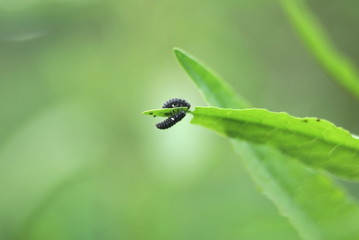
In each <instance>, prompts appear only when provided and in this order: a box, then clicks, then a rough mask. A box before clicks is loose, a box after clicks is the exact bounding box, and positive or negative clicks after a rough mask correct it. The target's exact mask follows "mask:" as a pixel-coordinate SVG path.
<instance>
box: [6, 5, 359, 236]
mask: <svg viewBox="0 0 359 240" xmlns="http://www.w3.org/2000/svg"><path fill="white" fill-rule="evenodd" d="M307 3H308V4H309V6H310V8H311V9H312V11H313V12H314V14H315V15H316V16H317V18H318V19H319V21H320V22H321V23H322V25H323V26H324V27H325V29H326V31H327V33H328V35H329V36H330V37H331V39H332V41H333V42H334V43H335V45H336V46H337V47H338V49H339V50H340V51H341V52H342V53H343V54H345V55H346V56H347V57H348V58H349V59H351V60H352V61H353V62H354V65H356V66H358V63H359V48H358V42H359V32H358V31H357V29H358V23H359V14H358V11H357V10H358V9H359V2H358V1H355V0H344V1H336V0H308V1H307ZM175 46H177V47H181V48H183V49H185V50H187V51H188V52H191V53H192V54H194V55H195V56H197V57H199V58H201V59H202V60H203V61H205V62H206V63H207V64H209V65H210V66H212V67H213V68H214V69H216V70H217V71H218V72H220V73H221V74H222V75H223V76H224V77H225V79H227V80H228V81H229V82H230V83H231V84H232V85H234V86H235V88H236V89H237V91H238V92H240V93H241V94H242V95H243V96H245V97H246V98H247V99H249V100H250V101H251V102H252V103H253V104H254V105H255V106H257V107H265V108H268V109H270V110H272V111H287V112H289V113H291V114H293V115H296V116H301V117H305V116H316V117H321V118H325V119H328V120H331V121H332V122H334V123H336V124H337V125H339V126H342V127H344V128H346V129H348V130H350V131H352V132H354V133H359V125H358V124H357V123H358V120H357V119H358V117H359V112H358V111H357V109H358V107H359V104H358V101H355V100H354V98H352V97H350V96H349V95H348V94H347V93H346V92H344V91H343V90H342V89H340V88H339V87H338V86H337V85H336V84H335V83H334V82H333V81H332V77H331V76H329V75H328V74H327V73H326V72H325V71H324V70H323V69H322V68H321V67H320V65H319V64H318V62H317V61H316V60H315V59H314V58H313V56H312V55H311V54H310V53H309V52H308V51H307V49H306V47H305V46H304V45H303V43H302V42H301V40H300V39H299V37H298V36H297V34H296V32H295V30H294V29H293V27H292V25H291V24H290V22H289V20H288V18H287V16H286V14H285V13H284V11H283V9H282V8H281V6H280V4H279V2H278V1H268V0H222V1H213V0H210V1H208V0H195V1H194V0H182V1H167V0H154V1H145V0H132V1H124V0H61V1H60V0H42V1H40V0H11V1H10V0H8V1H1V2H0V61H1V64H0V79H1V87H0V99H1V100H0V106H1V107H0V109H1V112H0V116H1V124H0V194H1V195H0V239H1V240H15V239H16V240H17V239H19V240H30V239H31V240H48V239H51V240H57V239H58V240H60V239H61V240H62V239H76V240H82V239H85V240H87V239H90V240H92V239H101V240H107V239H108V240H112V239H126V240H127V239H131V240H137V239H141V240H142V239H156V240H161V239H163V240H165V239H172V240H177V239H178V240H180V239H206V240H211V239H213V240H214V239H224V240H225V239H228V240H232V239H243V240H257V239H276V240H277V239H285V240H298V239H299V237H298V236H297V233H296V232H295V231H294V230H293V229H292V227H291V226H290V224H289V223H288V221H287V220H286V219H285V218H283V217H282V216H280V214H279V213H278V211H277V209H276V208H275V207H274V206H273V205H272V203H271V202H269V201H268V200H267V199H266V198H265V197H263V196H262V194H261V193H260V190H259V189H257V188H256V187H255V185H254V184H253V183H252V181H251V180H250V178H249V176H248V174H247V173H246V171H245V170H244V169H243V167H242V165H241V163H240V159H239V158H238V156H236V155H235V154H234V153H232V149H231V147H230V145H229V144H228V142H227V141H226V139H224V138H222V137H220V136H218V135H216V134H215V133H212V132H210V131H208V130H206V129H203V128H201V127H199V126H195V125H191V124H189V121H190V117H187V118H186V119H184V121H183V122H181V123H179V124H178V125H176V126H175V127H174V128H172V129H169V130H167V131H159V130H157V129H155V127H154V124H155V123H156V122H157V121H158V119H152V118H148V117H146V116H142V115H141V112H142V111H144V110H148V109H153V108H158V107H160V106H161V105H162V103H163V102H164V101H166V100H168V99H169V98H172V97H182V98H185V99H187V100H188V101H190V102H191V103H192V106H198V105H204V102H203V100H202V99H201V96H200V95H199V93H198V91H197V90H196V88H195V87H194V85H193V84H192V83H191V81H190V80H189V78H188V77H187V76H186V74H185V72H184V71H183V70H182V69H181V68H180V66H179V65H178V63H177V62H176V61H175V58H174V56H173V53H172V50H173V47H175ZM341 184H343V185H344V186H345V187H346V188H347V189H348V191H350V192H351V193H352V194H353V195H354V196H355V195H356V194H358V189H357V186H356V185H354V184H351V185H349V184H346V183H341Z"/></svg>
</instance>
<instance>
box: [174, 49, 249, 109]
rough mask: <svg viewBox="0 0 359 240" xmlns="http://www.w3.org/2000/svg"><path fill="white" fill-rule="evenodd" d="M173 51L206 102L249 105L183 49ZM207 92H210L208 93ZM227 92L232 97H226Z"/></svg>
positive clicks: (230, 105)
mask: <svg viewBox="0 0 359 240" xmlns="http://www.w3.org/2000/svg"><path fill="white" fill-rule="evenodd" d="M174 53H175V55H176V57H177V59H178V61H179V63H180V64H181V65H182V67H183V68H184V70H186V71H187V73H188V74H189V75H190V76H191V78H192V80H193V81H194V82H195V84H196V85H197V87H198V88H199V90H200V91H201V93H202V95H203V97H204V99H205V100H206V101H207V102H210V103H212V104H213V105H215V106H221V107H233V106H235V107H237V108H245V107H250V104H249V103H248V102H247V100H245V99H244V98H243V97H240V96H238V95H237V94H236V92H235V90H234V89H233V88H232V87H231V86H230V85H229V84H228V83H227V82H225V81H224V80H222V79H221V78H220V77H219V76H218V74H216V73H215V72H214V71H213V70H211V69H210V68H209V67H207V66H205V65H204V64H203V63H200V62H199V61H198V60H195V59H194V58H193V57H191V56H190V55H189V54H188V53H186V52H185V51H183V50H180V49H178V48H175V50H174ZM203 79H205V81H203ZM209 92H210V93H211V94H208V93H209ZM228 94H229V95H230V96H232V97H228Z"/></svg>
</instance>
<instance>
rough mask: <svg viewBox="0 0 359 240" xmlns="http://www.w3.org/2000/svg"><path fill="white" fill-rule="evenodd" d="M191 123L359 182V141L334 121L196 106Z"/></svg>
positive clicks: (261, 111) (264, 110) (255, 110)
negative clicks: (270, 149) (282, 153)
mask: <svg viewBox="0 0 359 240" xmlns="http://www.w3.org/2000/svg"><path fill="white" fill-rule="evenodd" d="M192 114H193V115H194V118H193V119H192V123H194V124H199V125H202V126H204V127H207V128H209V129H212V130H215V131H216V132H219V133H221V134H223V135H225V136H228V137H231V138H240V139H244V140H247V141H250V142H254V143H263V144H268V145H271V146H274V147H276V148H278V149H280V150H281V151H283V152H285V153H286V154H289V155H291V156H293V157H295V158H297V159H299V160H300V161H303V162H304V163H306V164H308V165H309V166H311V167H316V168H321V169H325V170H327V171H329V172H330V173H332V174H334V175H338V176H341V177H344V178H347V179H350V180H359V164H358V162H359V155H358V153H359V139H357V138H354V137H353V136H351V135H350V133H349V132H348V131H346V130H344V129H342V128H340V127H336V126H335V125H334V124H332V123H331V122H328V121H326V120H322V119H318V118H297V117H293V116H290V115H289V114H287V113H283V112H282V113H274V112H270V111H268V110H266V109H242V110H234V109H221V108H213V107H197V108H196V109H195V111H193V112H192Z"/></svg>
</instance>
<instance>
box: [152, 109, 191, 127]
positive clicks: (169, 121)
mask: <svg viewBox="0 0 359 240" xmlns="http://www.w3.org/2000/svg"><path fill="white" fill-rule="evenodd" d="M185 116H186V113H185V112H184V111H180V112H178V113H175V114H173V115H172V116H171V117H169V118H167V119H166V120H164V121H162V122H160V123H157V124H156V127H157V128H158V129H167V128H170V127H172V126H173V125H175V124H176V123H178V122H179V121H181V120H182V119H183V118H184V117H185Z"/></svg>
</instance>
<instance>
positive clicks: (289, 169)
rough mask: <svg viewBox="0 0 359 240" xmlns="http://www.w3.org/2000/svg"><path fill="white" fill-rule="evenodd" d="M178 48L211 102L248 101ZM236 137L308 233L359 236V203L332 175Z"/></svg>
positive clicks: (263, 186)
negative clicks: (349, 195)
mask: <svg viewBox="0 0 359 240" xmlns="http://www.w3.org/2000/svg"><path fill="white" fill-rule="evenodd" d="M175 54H176V56H177V59H178V60H179V61H180V63H181V65H182V66H183V67H184V68H185V70H186V71H187V72H188V73H189V75H190V77H191V78H192V80H193V81H194V83H195V84H196V85H197V87H198V88H200V90H201V91H202V94H203V95H204V96H205V98H206V99H207V102H208V104H211V105H216V106H218V107H227V108H241V107H242V106H246V105H247V104H246V103H242V102H240V100H238V99H239V98H238V97H237V95H236V94H235V92H234V91H232V89H231V88H227V87H223V88H222V90H221V91H218V90H217V88H221V85H222V83H223V80H222V79H216V78H215V77H214V76H213V75H211V74H209V71H208V70H207V69H206V68H205V67H204V66H203V65H201V64H199V63H198V61H196V60H195V59H194V58H193V57H191V56H189V55H188V54H186V53H184V52H183V51H180V50H178V49H176V50H175ZM224 86H227V85H226V84H225V85H224ZM226 89H228V90H227V91H226ZM228 103H230V104H228ZM231 142H232V144H233V146H234V149H235V151H236V152H238V154H240V156H241V160H242V162H243V164H244V166H245V167H246V169H247V170H248V171H249V173H250V174H251V176H252V178H253V180H254V181H255V182H256V184H257V185H258V187H259V188H260V190H261V191H263V193H264V194H265V195H266V196H267V197H268V198H269V199H270V200H271V201H273V203H274V204H275V205H276V206H277V207H278V209H279V211H280V213H281V214H282V215H283V216H285V217H287V218H288V220H289V221H290V223H291V224H292V225H293V227H294V228H295V229H296V230H297V231H298V233H299V234H300V236H301V237H302V238H303V239H307V240H318V239H322V240H354V239H359V228H358V222H359V207H358V205H357V203H356V202H354V201H353V200H352V199H350V198H349V197H348V196H347V195H346V193H345V192H344V191H343V190H342V189H341V188H340V187H339V186H337V185H335V184H334V183H333V182H332V181H331V180H330V178H328V177H327V176H325V175H322V174H320V173H318V172H316V171H314V170H312V169H310V168H308V167H306V166H304V165H303V164H301V163H299V162H296V161H293V160H292V159H291V158H289V157H288V156H285V155H283V154H282V153H280V152H279V151H277V150H275V149H273V148H272V147H269V146H265V145H257V144H249V143H247V142H244V141H241V140H239V139H237V138H235V139H232V141H231Z"/></svg>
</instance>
